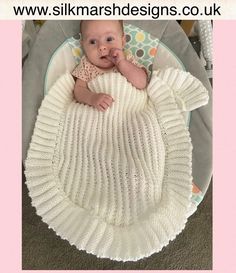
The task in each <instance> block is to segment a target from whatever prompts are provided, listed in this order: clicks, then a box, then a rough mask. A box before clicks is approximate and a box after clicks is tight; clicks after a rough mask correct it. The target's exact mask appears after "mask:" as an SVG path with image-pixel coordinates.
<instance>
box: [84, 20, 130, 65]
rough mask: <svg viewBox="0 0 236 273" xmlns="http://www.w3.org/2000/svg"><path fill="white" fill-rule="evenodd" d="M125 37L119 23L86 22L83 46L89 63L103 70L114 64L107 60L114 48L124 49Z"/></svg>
mask: <svg viewBox="0 0 236 273" xmlns="http://www.w3.org/2000/svg"><path fill="white" fill-rule="evenodd" d="M124 44H125V36H124V34H123V33H122V28H121V26H120V23H119V21H100V20H98V21H84V22H83V27H82V46H83V49H84V52H85V54H86V56H87V58H88V59H89V61H90V62H91V63H92V64H94V65H96V66H98V67H100V68H103V69H109V68H111V67H113V66H114V64H113V63H112V62H111V61H110V60H108V59H107V58H106V56H107V55H108V54H109V52H110V50H111V49H112V48H119V49H123V48H124Z"/></svg>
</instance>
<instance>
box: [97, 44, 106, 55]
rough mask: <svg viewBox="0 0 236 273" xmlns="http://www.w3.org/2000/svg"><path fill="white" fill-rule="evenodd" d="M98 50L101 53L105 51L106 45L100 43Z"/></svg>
mask: <svg viewBox="0 0 236 273" xmlns="http://www.w3.org/2000/svg"><path fill="white" fill-rule="evenodd" d="M98 50H99V52H100V53H101V54H104V53H106V52H107V47H106V46H105V45H100V46H99V48H98Z"/></svg>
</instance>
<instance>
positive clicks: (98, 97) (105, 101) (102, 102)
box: [91, 93, 114, 112]
mask: <svg viewBox="0 0 236 273" xmlns="http://www.w3.org/2000/svg"><path fill="white" fill-rule="evenodd" d="M113 101H114V100H113V98H112V97H111V96H110V95H108V94H104V93H99V94H93V96H92V98H91V106H93V107H95V108H96V109H98V110H99V111H102V112H105V111H106V110H107V108H108V107H110V106H111V104H112V102H113Z"/></svg>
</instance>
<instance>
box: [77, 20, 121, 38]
mask: <svg viewBox="0 0 236 273" xmlns="http://www.w3.org/2000/svg"><path fill="white" fill-rule="evenodd" d="M120 32H122V28H121V25H120V23H119V21H118V20H117V21H105V20H104V21H100V20H97V21H95V20H85V21H83V22H82V25H81V34H82V36H84V37H85V36H90V35H99V34H101V35H102V34H108V33H113V34H118V33H120Z"/></svg>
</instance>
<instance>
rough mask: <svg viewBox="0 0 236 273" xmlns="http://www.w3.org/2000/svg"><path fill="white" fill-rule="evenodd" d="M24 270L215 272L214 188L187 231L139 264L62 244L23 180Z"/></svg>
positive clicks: (193, 216) (190, 219)
mask: <svg viewBox="0 0 236 273" xmlns="http://www.w3.org/2000/svg"><path fill="white" fill-rule="evenodd" d="M22 179H23V184H22V269H23V270H35V269H39V270H56V269H58V270H60V269H62V270H75V269H77V270H86V269H91V270H93V269H98V270H108V269H111V270H141V269H143V270H154V269H160V270H165V269H175V270H177V269H179V270H182V269H187V270H196V269H199V270H211V269H212V186H211V185H210V187H209V189H208V191H207V194H206V196H205V198H204V200H203V201H202V203H201V204H200V206H199V208H198V210H197V212H196V213H195V214H194V215H192V216H191V217H190V218H189V221H188V222H187V224H186V227H185V229H184V231H183V232H182V233H181V234H179V235H178V236H177V238H176V239H175V240H174V241H172V242H171V243H170V244H169V245H168V246H167V247H165V248H163V250H162V251H161V252H159V253H156V254H153V255H152V256H150V257H148V258H145V259H143V260H140V261H137V262H125V263H122V262H115V261H111V260H109V259H99V258H97V257H96V256H94V255H91V254H87V253H86V252H85V251H79V250H77V249H76V248H75V247H74V246H70V244H69V243H68V242H67V241H65V240H62V239H61V238H60V237H58V236H57V235H56V234H55V232H54V231H53V230H51V229H48V227H47V225H46V224H45V223H43V222H42V221H41V218H40V217H39V216H37V215H36V212H35V209H34V208H33V207H32V206H31V199H30V197H29V196H28V190H27V187H26V185H25V183H24V181H25V178H24V176H23V177H22Z"/></svg>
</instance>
